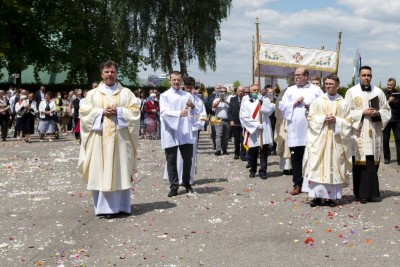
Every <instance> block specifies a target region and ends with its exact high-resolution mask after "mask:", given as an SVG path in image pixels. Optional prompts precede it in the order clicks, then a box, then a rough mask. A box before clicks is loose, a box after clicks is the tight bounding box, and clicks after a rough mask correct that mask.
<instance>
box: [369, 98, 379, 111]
mask: <svg viewBox="0 0 400 267" xmlns="http://www.w3.org/2000/svg"><path fill="white" fill-rule="evenodd" d="M369 107H370V108H373V109H375V110H379V98H378V96H375V97H374V98H372V99H370V100H369Z"/></svg>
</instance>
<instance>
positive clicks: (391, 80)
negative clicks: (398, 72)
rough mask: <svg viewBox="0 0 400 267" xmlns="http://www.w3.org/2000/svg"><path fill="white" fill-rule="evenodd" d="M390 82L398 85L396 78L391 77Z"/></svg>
mask: <svg viewBox="0 0 400 267" xmlns="http://www.w3.org/2000/svg"><path fill="white" fill-rule="evenodd" d="M388 82H394V85H395V86H396V84H397V82H396V79H395V78H389V79H388Z"/></svg>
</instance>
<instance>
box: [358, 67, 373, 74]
mask: <svg viewBox="0 0 400 267" xmlns="http://www.w3.org/2000/svg"><path fill="white" fill-rule="evenodd" d="M362 70H369V71H372V69H371V67H370V66H362V67H361V68H360V70H359V71H358V74H360V73H361V71H362Z"/></svg>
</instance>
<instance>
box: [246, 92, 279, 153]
mask: <svg viewBox="0 0 400 267" xmlns="http://www.w3.org/2000/svg"><path fill="white" fill-rule="evenodd" d="M274 110H275V104H273V103H271V101H270V100H269V99H268V98H265V99H264V101H263V102H262V104H261V105H260V101H259V100H258V99H256V100H254V101H252V100H248V101H242V104H241V105H240V113H239V116H240V123H241V125H242V127H244V128H245V129H246V131H245V135H244V140H243V144H244V146H245V147H257V146H260V145H261V144H260V131H261V130H260V128H259V127H258V126H259V125H260V112H261V113H262V125H263V129H262V138H263V143H262V145H266V144H269V145H271V144H272V143H273V141H274V140H273V135H272V128H271V121H270V120H269V116H270V115H271V114H272V112H274Z"/></svg>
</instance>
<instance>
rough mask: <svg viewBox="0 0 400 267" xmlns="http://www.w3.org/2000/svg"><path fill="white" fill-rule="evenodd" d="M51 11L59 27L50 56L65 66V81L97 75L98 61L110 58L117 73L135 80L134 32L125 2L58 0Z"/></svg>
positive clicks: (92, 78)
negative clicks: (121, 3)
mask: <svg viewBox="0 0 400 267" xmlns="http://www.w3.org/2000/svg"><path fill="white" fill-rule="evenodd" d="M58 4H59V5H58V6H57V7H55V8H54V11H52V15H53V16H54V17H55V18H56V17H58V18H59V19H58V21H57V22H56V23H53V25H56V28H57V29H58V30H59V33H60V34H59V35H58V36H57V37H56V38H55V39H56V40H57V45H56V49H54V60H55V61H57V62H58V63H59V64H58V65H59V66H62V68H63V69H65V70H68V77H67V80H68V82H71V83H87V84H88V85H89V84H91V83H92V82H93V81H96V80H99V79H100V73H99V68H98V66H99V64H100V63H101V62H104V61H106V60H114V61H116V62H117V63H118V64H119V73H120V74H122V75H123V76H125V77H128V78H129V79H130V80H131V81H135V80H136V77H137V72H138V69H137V66H138V62H139V61H140V54H139V51H138V47H137V46H136V45H135V35H134V34H133V33H132V32H131V27H130V20H129V17H130V15H129V11H128V9H127V6H126V4H125V5H117V2H113V1H109V0H87V1H77V2H74V4H71V1H68V0H64V1H58Z"/></svg>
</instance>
